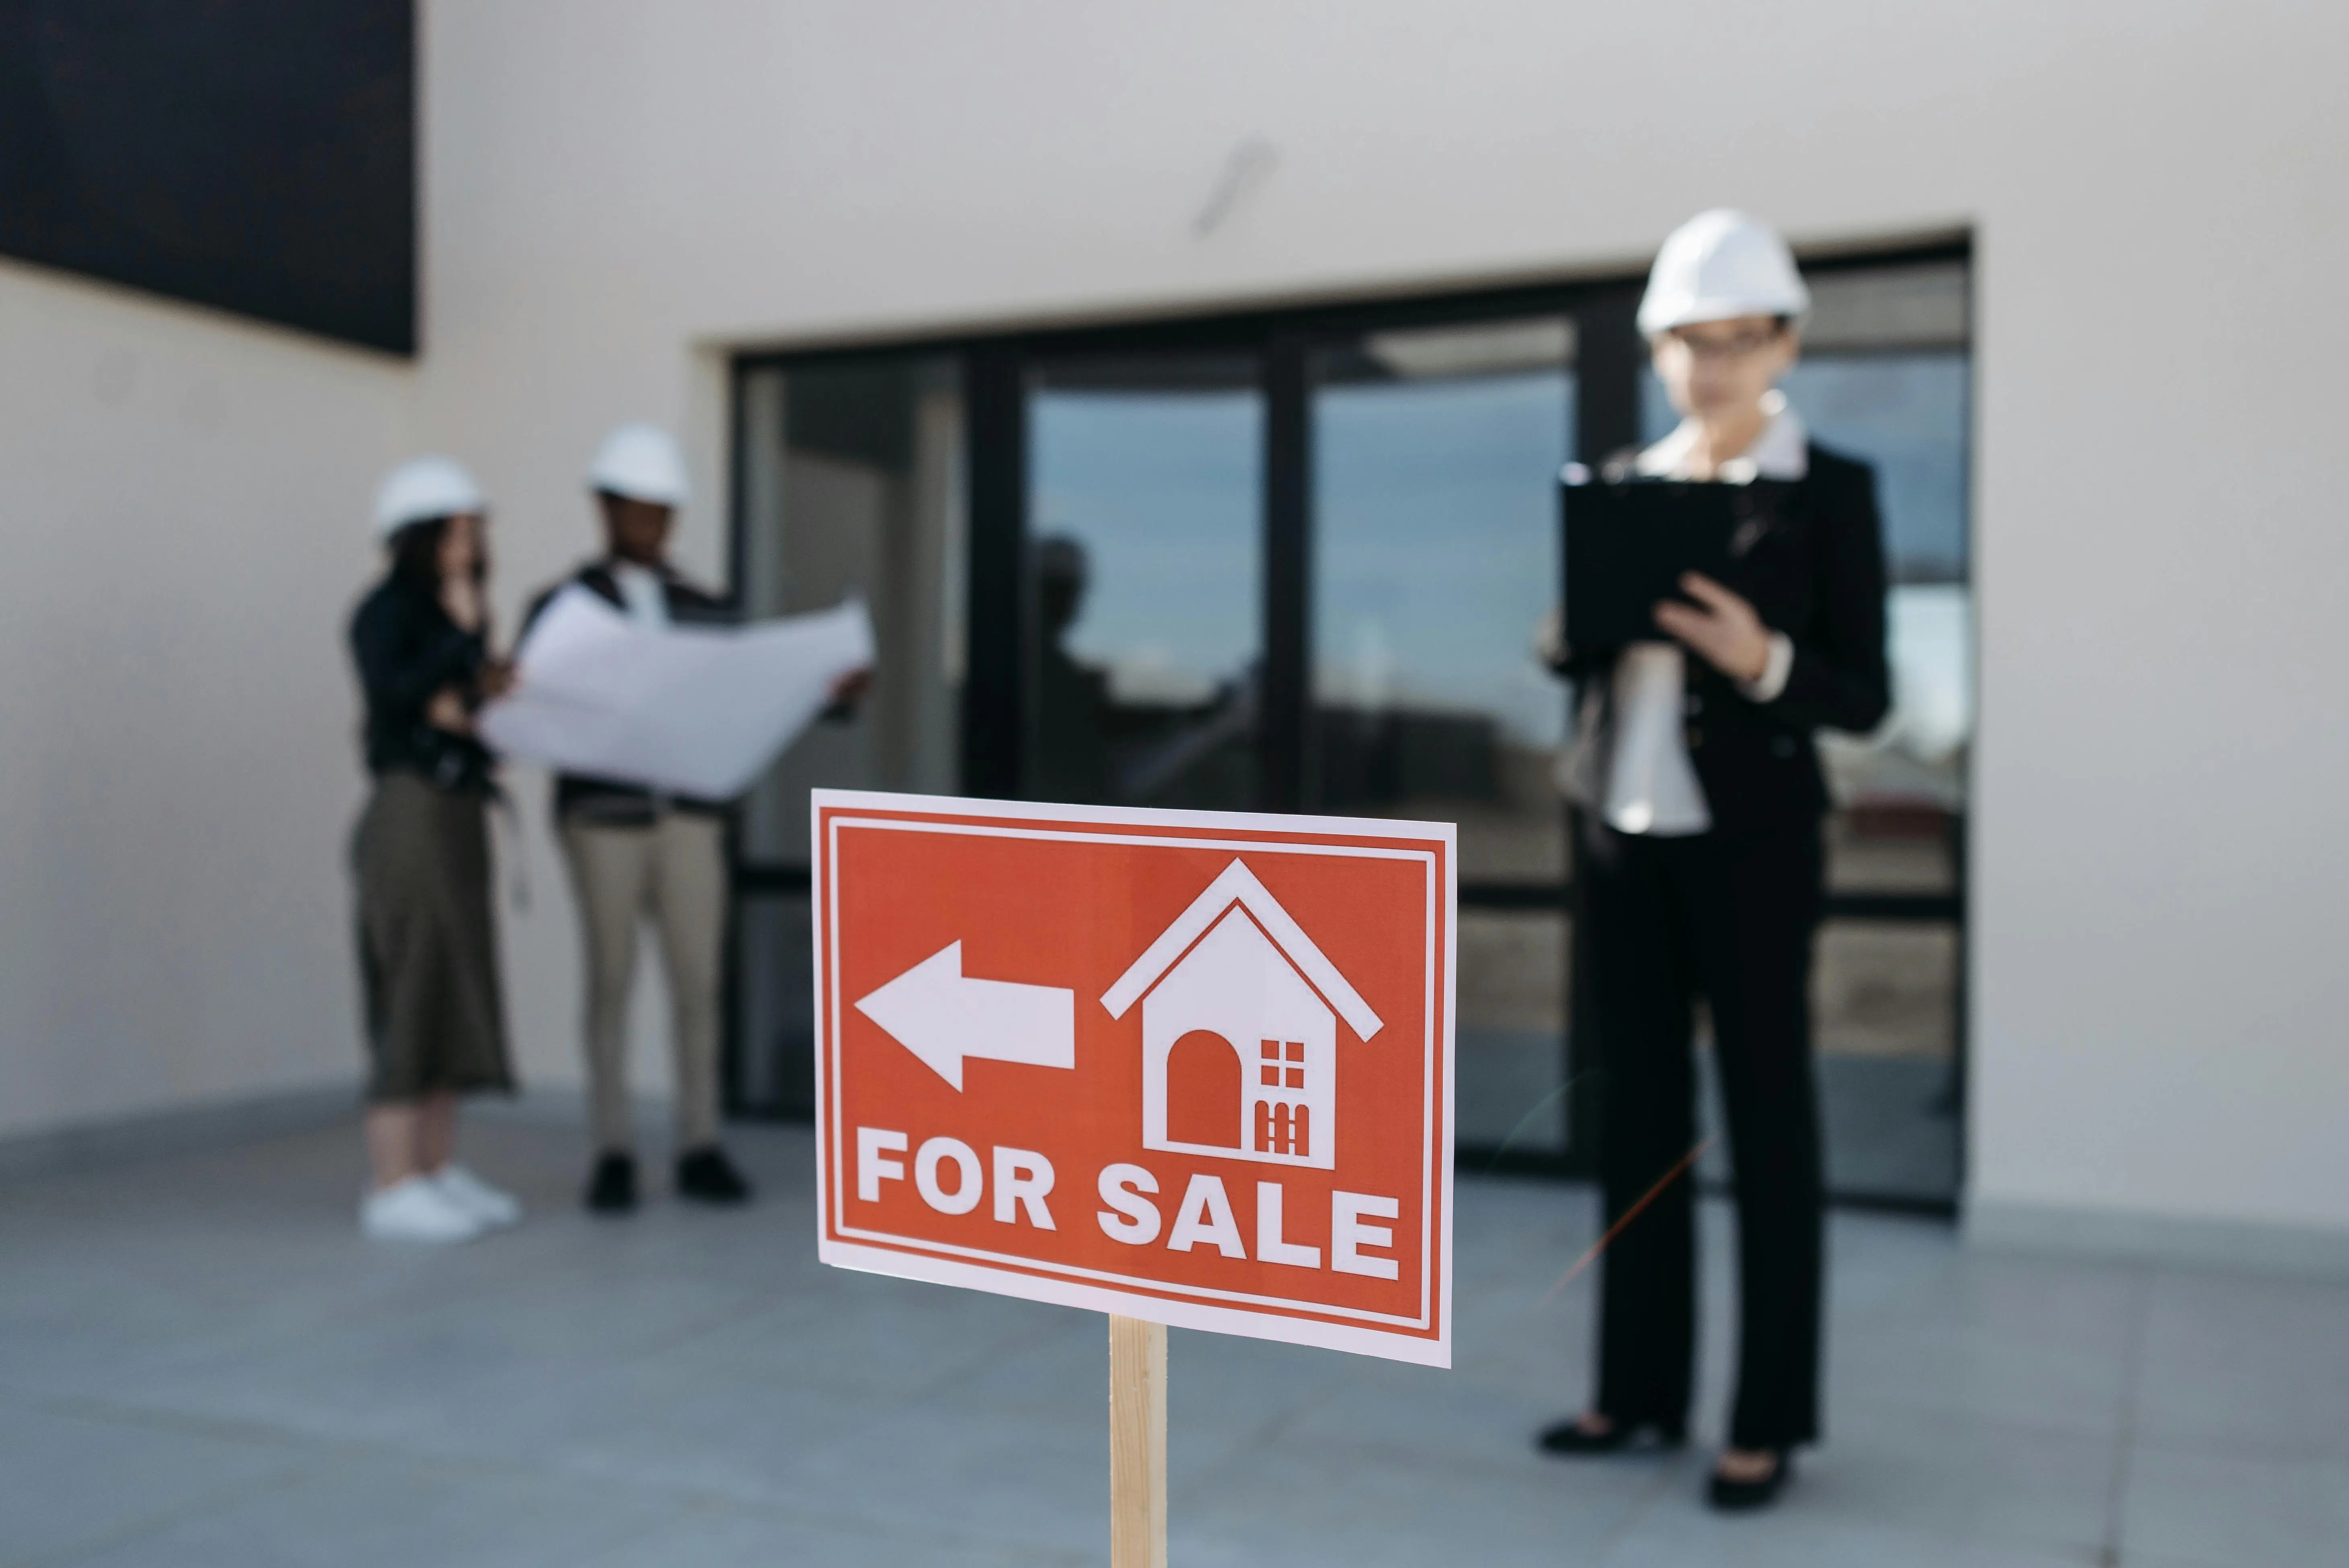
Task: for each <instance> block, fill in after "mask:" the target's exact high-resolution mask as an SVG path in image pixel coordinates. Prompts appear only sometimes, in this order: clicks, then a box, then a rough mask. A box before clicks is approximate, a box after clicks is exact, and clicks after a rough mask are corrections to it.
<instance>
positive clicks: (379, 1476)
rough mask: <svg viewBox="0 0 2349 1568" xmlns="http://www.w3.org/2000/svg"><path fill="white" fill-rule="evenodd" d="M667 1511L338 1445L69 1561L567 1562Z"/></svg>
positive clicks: (568, 1486) (509, 1567) (663, 1506)
mask: <svg viewBox="0 0 2349 1568" xmlns="http://www.w3.org/2000/svg"><path fill="white" fill-rule="evenodd" d="M673 1511H674V1506H673V1505H672V1504H671V1503H670V1502H668V1501H667V1500H666V1499H663V1498H660V1497H658V1496H657V1495H656V1494H653V1493H649V1492H645V1491H623V1490H618V1489H614V1488H610V1487H596V1486H589V1485H584V1484H579V1483H574V1482H565V1481H561V1480H552V1479H549V1478H546V1477H542V1476H534V1475H530V1474H526V1473H515V1472H512V1471H510V1470H482V1469H478V1468H474V1467H471V1466H467V1465H463V1464H455V1463H448V1462H436V1461H433V1460H424V1459H411V1458H409V1457H407V1456H403V1455H396V1454H386V1453H381V1452H360V1453H351V1454H345V1455H340V1456H337V1457H336V1458H335V1459H333V1460H331V1461H329V1462H326V1463H323V1464H320V1465H317V1466H316V1467H315V1468H313V1469H311V1470H305V1471H303V1472H300V1473H298V1474H296V1475H294V1476H290V1477H287V1478H286V1479H285V1480H283V1481H281V1482H280V1483H279V1484H277V1485H275V1486H271V1487H264V1488H256V1489H252V1490H249V1491H243V1492H241V1493H239V1494H237V1495H235V1496H233V1497H232V1498H230V1499H228V1500H227V1501H224V1502H222V1504H221V1505H220V1506H219V1507H216V1508H213V1509H210V1510H206V1511H187V1512H183V1513H181V1514H180V1515H178V1516H176V1517H174V1518H172V1519H171V1520H170V1521H168V1522H165V1523H163V1524H161V1525H160V1526H159V1527H158V1528H156V1529H153V1530H150V1531H147V1532H140V1533H137V1534H134V1535H131V1536H129V1537H128V1538H126V1539H123V1540H119V1541H117V1542H112V1543H110V1544H109V1545H107V1546H105V1547H103V1548H101V1549H99V1550H97V1551H94V1552H91V1553H88V1554H86V1555H80V1556H78V1557H76V1558H75V1559H73V1561H74V1562H75V1563H77V1564H87V1565H88V1568H132V1565H134V1564H135V1565H139V1568H145V1565H147V1564H154V1565H156V1568H297V1565H298V1568H313V1565H315V1568H378V1564H380V1565H381V1568H414V1565H415V1564H418V1563H431V1564H434V1568H539V1565H541V1564H543V1565H545V1568H570V1565H571V1564H573V1563H576V1562H578V1561H579V1560H580V1559H581V1558H582V1557H584V1556H585V1555H586V1554H588V1553H591V1552H592V1553H602V1552H605V1551H608V1550H610V1549H612V1548H613V1547H614V1546H615V1545H616V1544H618V1543H621V1542H626V1541H627V1540H628V1539H630V1538H631V1537H636V1536H641V1535H644V1534H646V1533H647V1532H651V1531H652V1530H654V1529H655V1528H656V1527H657V1526H658V1525H660V1524H661V1523H662V1522H664V1521H665V1520H667V1518H668V1517H669V1516H670V1515H671V1514H672V1513H673Z"/></svg>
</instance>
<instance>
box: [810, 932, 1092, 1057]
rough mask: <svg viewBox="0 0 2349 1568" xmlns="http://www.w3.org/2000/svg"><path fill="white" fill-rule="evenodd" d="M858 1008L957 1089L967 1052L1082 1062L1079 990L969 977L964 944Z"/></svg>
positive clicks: (911, 971) (936, 956) (932, 958)
mask: <svg viewBox="0 0 2349 1568" xmlns="http://www.w3.org/2000/svg"><path fill="white" fill-rule="evenodd" d="M856 1010H857V1011H858V1012H860V1013H862V1014H864V1016H866V1017H868V1018H870V1019H872V1020H873V1021H874V1023H876V1024H878V1025H880V1026H881V1027H882V1028H883V1029H884V1030H885V1031H886V1032H887V1033H888V1035H889V1037H890V1038H892V1039H894V1040H895V1041H896V1042H897V1043H898V1044H899V1045H901V1046H903V1047H905V1048H906V1049H907V1050H909V1051H911V1052H913V1053H914V1054H915V1055H916V1056H917V1057H921V1058H922V1060H923V1061H924V1062H925V1063H926V1064H927V1065H928V1067H929V1068H930V1070H931V1071H932V1072H935V1073H936V1074H937V1075H938V1077H940V1078H944V1079H946V1080H947V1082H948V1083H950V1084H952V1085H954V1086H955V1088H957V1089H959V1088H962V1064H963V1058H964V1057H985V1058H987V1059H988V1060H989V1061H997V1062H1019V1063H1022V1064H1024V1065H1026V1066H1028V1067H1035V1068H1073V1067H1075V1066H1076V1065H1077V994H1076V993H1075V992H1074V991H1067V990H1062V989H1061V987H1060V986H1058V985H1018V984H1015V983H1014V982H1012V981H1009V980H972V979H968V978H967V977H966V976H965V975H963V972H962V944H961V943H959V942H949V943H947V944H946V945H945V946H944V947H941V948H939V949H938V950H937V951H936V953H933V954H930V955H929V956H928V957H927V958H925V959H923V960H922V961H921V962H920V963H919V964H916V965H914V966H913V967H912V968H911V969H908V970H906V971H905V973H904V974H903V975H898V976H897V977H896V978H895V980H892V981H890V982H889V983H888V984H887V985H884V986H882V987H881V988H880V989H879V990H877V991H875V992H874V993H873V994H872V995H869V996H866V997H864V999H863V1000H861V1001H859V1002H858V1003H857V1004H856Z"/></svg>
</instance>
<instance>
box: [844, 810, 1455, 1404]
mask: <svg viewBox="0 0 2349 1568" xmlns="http://www.w3.org/2000/svg"><path fill="white" fill-rule="evenodd" d="M812 815H813V824H812V826H813V833H814V844H813V852H814V860H813V864H814V877H813V887H812V897H813V901H814V916H815V970H816V986H817V1010H818V1021H819V1024H820V1027H821V1039H820V1048H819V1049H818V1051H817V1053H816V1055H817V1073H816V1078H817V1083H816V1088H817V1107H818V1109H817V1115H816V1126H817V1133H818V1137H817V1150H818V1164H819V1171H818V1180H817V1193H818V1202H819V1204H820V1206H821V1211H822V1212H821V1218H820V1224H819V1229H818V1242H817V1246H818V1249H819V1252H820V1254H821V1256H822V1257H823V1261H824V1262H826V1263H830V1264H840V1265H843V1266H844V1267H848V1268H857V1269H867V1270H872V1271H874V1272H876V1273H881V1274H900V1275H904V1276H905V1277H908V1278H912V1279H923V1280H930V1281H933V1282H936V1283H937V1284H952V1285H961V1286H965V1287H968V1288H971V1289H977V1290H988V1291H995V1292H999V1293H1000V1294H1003V1295H1018V1296H1026V1297H1029V1298H1031V1299H1033V1300H1038V1301H1050V1302H1059V1303H1062V1304H1064V1305H1072V1306H1083V1307H1092V1308H1095V1309H1098V1310H1101V1311H1104V1312H1112V1313H1119V1314H1123V1315H1127V1316H1130V1317H1139V1318H1145V1319H1149V1320H1152V1321H1154V1322H1159V1323H1166V1324H1172V1325H1174V1326H1179V1327H1184V1328H1203V1329H1213V1330H1217V1331H1220V1332H1223V1333H1228V1334H1246V1335H1253V1336H1258V1337H1261V1338H1267V1339H1283V1340H1289V1341H1292V1342H1294V1343H1297V1344H1300V1345H1319V1346H1327V1347H1330V1348H1331V1349H1338V1350H1350V1351H1357V1352H1361V1353H1362V1354H1366V1355H1371V1356H1383V1357H1392V1358H1394V1359H1397V1360H1403V1361H1416V1362H1421V1363H1424V1364H1426V1365H1429V1366H1435V1367H1448V1366H1450V1365H1451V1362H1452V1268H1451V1263H1452V1034H1453V928H1454V865H1453V858H1454V855H1453V851H1454V845H1453V830H1452V827H1451V825H1450V824H1448V823H1430V822H1392V821H1383V820H1378V821H1372V820H1352V819H1343V818H1317V817H1275V816H1258V815H1252V814H1245V813H1226V812H1204V811H1151V810H1108V809H1094V808H1088V807H1080V806H1038V805H1020V804H1011V803H1007V802H999V801H974V800H961V799H938V798H933V797H927V796H915V795H885V794H873V793H865V792H859V791H848V790H832V789H819V790H817V791H816V792H815V797H814V806H813V813H812Z"/></svg>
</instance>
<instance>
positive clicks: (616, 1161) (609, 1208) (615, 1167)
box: [587, 1154, 636, 1214]
mask: <svg viewBox="0 0 2349 1568" xmlns="http://www.w3.org/2000/svg"><path fill="white" fill-rule="evenodd" d="M635 1207H636V1157H635V1156H634V1155H629V1154H606V1155H605V1156H604V1157H603V1158H602V1159H600V1160H598V1161H595V1175H593V1176H591V1177H589V1178H588V1181H587V1208H588V1212H591V1213H596V1214H625V1213H627V1212H629V1211H630V1210H632V1209H634V1208H635Z"/></svg>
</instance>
